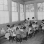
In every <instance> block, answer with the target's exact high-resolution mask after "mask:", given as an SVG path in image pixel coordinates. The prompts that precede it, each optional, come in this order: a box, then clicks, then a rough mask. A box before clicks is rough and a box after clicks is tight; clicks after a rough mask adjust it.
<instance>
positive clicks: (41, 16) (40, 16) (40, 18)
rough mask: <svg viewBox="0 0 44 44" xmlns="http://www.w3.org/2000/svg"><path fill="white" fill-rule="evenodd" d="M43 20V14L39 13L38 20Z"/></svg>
mask: <svg viewBox="0 0 44 44" xmlns="http://www.w3.org/2000/svg"><path fill="white" fill-rule="evenodd" d="M42 19H43V12H38V20H42Z"/></svg>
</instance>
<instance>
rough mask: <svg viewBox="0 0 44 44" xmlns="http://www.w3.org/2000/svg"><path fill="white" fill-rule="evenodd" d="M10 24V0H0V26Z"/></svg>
mask: <svg viewBox="0 0 44 44" xmlns="http://www.w3.org/2000/svg"><path fill="white" fill-rule="evenodd" d="M4 23H9V11H8V0H0V24H4Z"/></svg>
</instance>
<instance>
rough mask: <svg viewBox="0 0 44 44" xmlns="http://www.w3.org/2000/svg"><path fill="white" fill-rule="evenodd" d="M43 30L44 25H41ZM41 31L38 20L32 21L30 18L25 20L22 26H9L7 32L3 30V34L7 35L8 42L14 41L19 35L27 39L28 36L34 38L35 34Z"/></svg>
mask: <svg viewBox="0 0 44 44" xmlns="http://www.w3.org/2000/svg"><path fill="white" fill-rule="evenodd" d="M41 26H42V29H43V30H44V23H43V24H41ZM38 30H39V25H38V22H37V21H36V20H33V22H32V21H30V19H29V18H28V19H27V20H26V19H25V20H24V23H23V24H21V25H17V26H15V25H13V26H11V27H10V26H7V30H6V31H5V30H4V29H3V28H2V29H1V34H5V38H7V40H10V39H14V38H15V37H16V35H17V34H20V35H21V37H23V38H24V37H26V36H32V35H33V34H34V35H35V33H36V32H37V31H38Z"/></svg>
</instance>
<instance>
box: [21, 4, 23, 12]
mask: <svg viewBox="0 0 44 44" xmlns="http://www.w3.org/2000/svg"><path fill="white" fill-rule="evenodd" d="M20 12H23V4H20Z"/></svg>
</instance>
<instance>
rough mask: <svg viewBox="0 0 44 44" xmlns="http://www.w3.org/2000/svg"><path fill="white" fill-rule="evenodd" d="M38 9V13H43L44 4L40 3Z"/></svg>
mask: <svg viewBox="0 0 44 44" xmlns="http://www.w3.org/2000/svg"><path fill="white" fill-rule="evenodd" d="M37 7H38V11H40V12H42V11H43V4H42V3H38V4H37Z"/></svg>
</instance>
